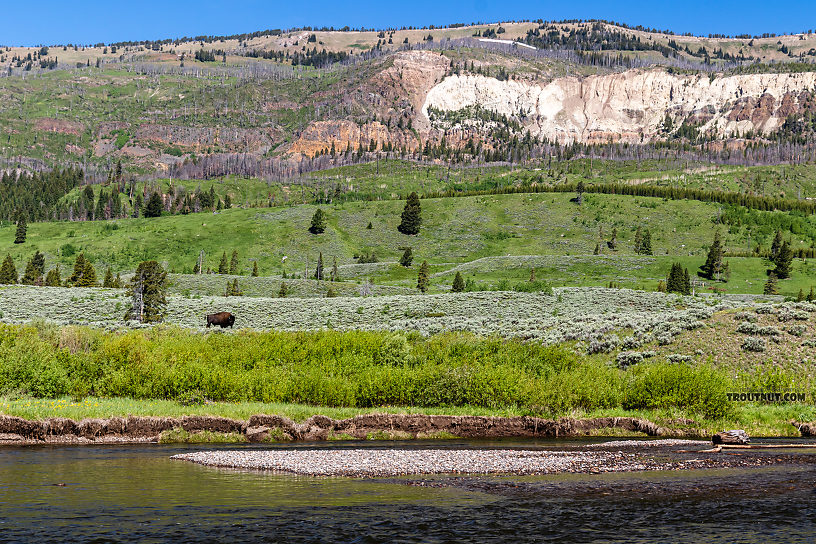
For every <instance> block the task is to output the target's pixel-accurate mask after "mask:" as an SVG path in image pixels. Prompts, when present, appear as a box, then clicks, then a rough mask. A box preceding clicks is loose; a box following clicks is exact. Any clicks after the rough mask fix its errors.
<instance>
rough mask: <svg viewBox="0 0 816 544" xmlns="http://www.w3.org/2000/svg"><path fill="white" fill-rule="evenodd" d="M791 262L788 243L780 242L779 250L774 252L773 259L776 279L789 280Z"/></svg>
mask: <svg viewBox="0 0 816 544" xmlns="http://www.w3.org/2000/svg"><path fill="white" fill-rule="evenodd" d="M792 262H793V250H792V249H791V247H790V243H789V242H788V241H787V240H785V241H784V242H782V245H781V246H779V250H778V251H777V252H776V256H775V257H774V259H773V263H774V264H775V265H776V268H775V269H774V274H776V277H777V278H779V279H780V280H785V279H788V278H790V275H791V270H790V269H791V263H792Z"/></svg>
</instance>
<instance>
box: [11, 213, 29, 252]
mask: <svg viewBox="0 0 816 544" xmlns="http://www.w3.org/2000/svg"><path fill="white" fill-rule="evenodd" d="M27 231H28V227H27V226H26V218H25V215H24V214H22V213H21V214H20V217H19V218H18V219H17V231H16V232H15V233H14V243H15V244H24V243H25V241H26V232H27Z"/></svg>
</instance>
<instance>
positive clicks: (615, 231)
mask: <svg viewBox="0 0 816 544" xmlns="http://www.w3.org/2000/svg"><path fill="white" fill-rule="evenodd" d="M606 246H607V247H608V248H609V249H611V250H612V251H615V250H617V249H618V229H617V227H613V228H612V239H610V240H609V241H608V242H607V243H606Z"/></svg>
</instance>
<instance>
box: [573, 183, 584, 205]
mask: <svg viewBox="0 0 816 544" xmlns="http://www.w3.org/2000/svg"><path fill="white" fill-rule="evenodd" d="M585 189H586V187H584V180H579V181H578V185H577V186H576V187H575V192H576V193H577V194H576V196H575V201H576V202H577V203H578V205H579V206H580V205H581V204H583V203H584V190H585Z"/></svg>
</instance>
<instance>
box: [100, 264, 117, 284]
mask: <svg viewBox="0 0 816 544" xmlns="http://www.w3.org/2000/svg"><path fill="white" fill-rule="evenodd" d="M115 281H116V280H114V279H113V270H111V267H110V266H109V267H108V269H107V270H105V279H103V280H102V287H108V288H113V287H114V285H115V283H114V282H115Z"/></svg>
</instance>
